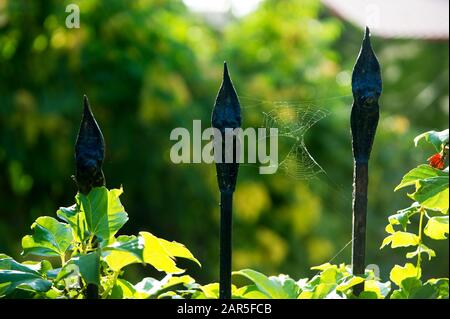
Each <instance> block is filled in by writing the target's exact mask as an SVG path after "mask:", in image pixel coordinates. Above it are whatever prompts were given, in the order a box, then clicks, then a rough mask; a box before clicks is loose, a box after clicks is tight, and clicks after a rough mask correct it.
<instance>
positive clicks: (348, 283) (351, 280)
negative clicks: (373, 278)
mask: <svg viewBox="0 0 450 319" xmlns="http://www.w3.org/2000/svg"><path fill="white" fill-rule="evenodd" d="M362 282H364V278H362V277H358V276H353V275H349V276H346V277H345V278H343V280H342V281H341V282H340V283H339V285H338V286H337V288H336V290H338V291H342V292H344V291H346V290H348V289H350V288H351V287H353V286H355V285H357V284H359V283H362Z"/></svg>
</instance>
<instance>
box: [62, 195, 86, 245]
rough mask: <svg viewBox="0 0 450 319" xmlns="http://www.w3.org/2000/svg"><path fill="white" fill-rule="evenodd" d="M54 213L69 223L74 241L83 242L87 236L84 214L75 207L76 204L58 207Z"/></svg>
mask: <svg viewBox="0 0 450 319" xmlns="http://www.w3.org/2000/svg"><path fill="white" fill-rule="evenodd" d="M56 215H57V216H58V217H59V218H60V219H61V220H63V221H65V222H66V223H68V224H69V225H70V227H71V228H72V234H73V237H74V239H75V240H76V241H78V242H83V241H84V240H85V239H86V238H87V237H88V236H89V234H88V231H87V223H86V217H85V214H84V212H81V211H80V210H79V209H78V208H77V204H73V205H72V206H70V207H60V208H59V210H58V211H57V212H56Z"/></svg>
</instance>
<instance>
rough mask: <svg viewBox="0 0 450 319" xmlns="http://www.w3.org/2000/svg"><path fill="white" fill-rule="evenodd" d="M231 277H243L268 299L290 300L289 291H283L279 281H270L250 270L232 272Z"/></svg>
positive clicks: (283, 288)
mask: <svg viewBox="0 0 450 319" xmlns="http://www.w3.org/2000/svg"><path fill="white" fill-rule="evenodd" d="M233 275H240V276H244V277H246V278H247V279H249V280H251V281H252V282H253V283H254V284H255V285H256V286H257V287H258V289H259V290H260V291H261V292H262V293H264V294H266V295H267V296H269V297H270V298H273V299H287V298H290V295H289V290H288V289H285V287H286V286H283V284H282V282H281V281H280V280H277V279H272V280H271V279H269V278H267V277H266V276H265V275H263V274H262V273H260V272H257V271H255V270H252V269H243V270H239V271H234V272H233ZM291 292H292V291H291ZM291 298H292V296H291Z"/></svg>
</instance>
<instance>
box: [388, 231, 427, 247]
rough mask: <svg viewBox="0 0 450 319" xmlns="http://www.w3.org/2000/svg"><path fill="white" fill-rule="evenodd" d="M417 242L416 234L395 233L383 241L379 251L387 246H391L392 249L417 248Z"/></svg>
mask: <svg viewBox="0 0 450 319" xmlns="http://www.w3.org/2000/svg"><path fill="white" fill-rule="evenodd" d="M419 241H420V240H419V236H417V235H416V234H412V233H407V232H402V231H397V232H395V233H393V234H391V235H389V236H387V237H386V238H385V239H384V240H383V243H382V244H381V247H380V249H382V248H383V247H384V246H386V245H389V244H391V247H392V248H397V247H409V246H417V245H418V244H419Z"/></svg>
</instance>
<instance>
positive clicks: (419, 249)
mask: <svg viewBox="0 0 450 319" xmlns="http://www.w3.org/2000/svg"><path fill="white" fill-rule="evenodd" d="M422 253H424V254H427V255H428V260H431V258H432V257H436V252H435V251H434V250H433V249H431V248H429V247H427V246H425V245H424V244H420V245H419V246H417V249H416V250H415V251H413V252H410V253H407V254H406V258H414V257H416V256H417V255H419V254H422Z"/></svg>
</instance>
